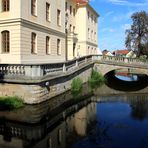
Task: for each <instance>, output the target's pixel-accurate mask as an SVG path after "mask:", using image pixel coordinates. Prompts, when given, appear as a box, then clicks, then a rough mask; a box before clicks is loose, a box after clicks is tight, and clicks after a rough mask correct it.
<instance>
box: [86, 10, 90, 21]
mask: <svg viewBox="0 0 148 148" xmlns="http://www.w3.org/2000/svg"><path fill="white" fill-rule="evenodd" d="M87 15H88V20H89V16H90V14H89V11H88V12H87Z"/></svg>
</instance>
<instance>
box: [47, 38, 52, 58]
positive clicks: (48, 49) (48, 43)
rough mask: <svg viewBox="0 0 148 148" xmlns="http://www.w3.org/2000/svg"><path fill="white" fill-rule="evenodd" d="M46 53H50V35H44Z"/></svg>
mask: <svg viewBox="0 0 148 148" xmlns="http://www.w3.org/2000/svg"><path fill="white" fill-rule="evenodd" d="M46 54H47V55H49V54H51V51H50V37H49V36H46Z"/></svg>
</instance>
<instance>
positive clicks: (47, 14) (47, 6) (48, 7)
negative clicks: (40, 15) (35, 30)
mask: <svg viewBox="0 0 148 148" xmlns="http://www.w3.org/2000/svg"><path fill="white" fill-rule="evenodd" d="M46 20H47V21H50V4H49V3H46Z"/></svg>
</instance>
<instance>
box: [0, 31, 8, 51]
mask: <svg viewBox="0 0 148 148" xmlns="http://www.w3.org/2000/svg"><path fill="white" fill-rule="evenodd" d="M1 34H2V53H8V52H9V51H10V34H9V31H7V30H5V31H3V32H2V33H1Z"/></svg>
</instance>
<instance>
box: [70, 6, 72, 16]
mask: <svg viewBox="0 0 148 148" xmlns="http://www.w3.org/2000/svg"><path fill="white" fill-rule="evenodd" d="M70 14H72V6H70Z"/></svg>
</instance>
